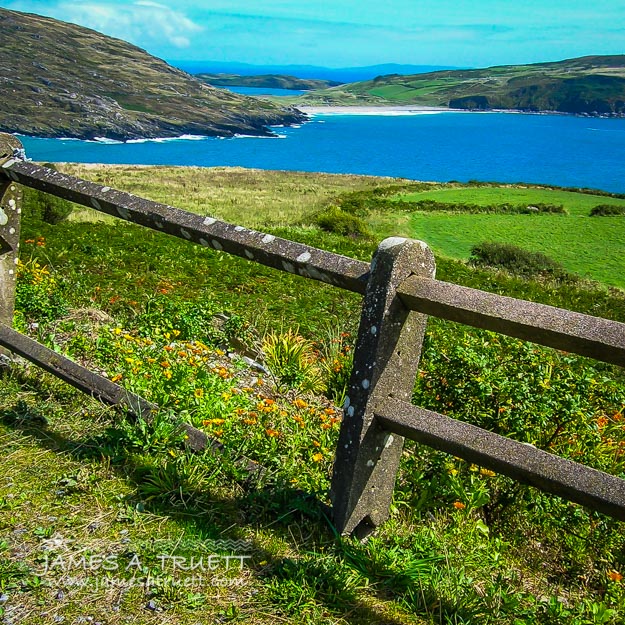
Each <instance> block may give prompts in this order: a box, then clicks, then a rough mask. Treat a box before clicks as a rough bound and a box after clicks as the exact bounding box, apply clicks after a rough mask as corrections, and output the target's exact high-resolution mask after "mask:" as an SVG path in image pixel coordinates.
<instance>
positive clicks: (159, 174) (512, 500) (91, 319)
mask: <svg viewBox="0 0 625 625" xmlns="http://www.w3.org/2000/svg"><path fill="white" fill-rule="evenodd" d="M66 169H67V170H71V171H72V172H78V173H79V174H80V175H84V176H85V177H90V178H92V179H96V180H98V181H100V182H102V183H103V184H108V185H109V186H113V187H119V188H126V189H127V190H129V191H131V192H134V193H141V194H143V195H146V196H148V197H153V198H154V199H157V200H160V201H165V202H168V203H171V204H174V205H178V206H182V207H184V206H185V205H186V206H187V207H188V208H191V209H192V210H198V211H199V212H202V213H203V214H212V215H216V216H219V217H223V218H225V219H228V220H229V221H235V222H236V221H237V220H239V219H241V220H242V223H243V225H247V226H250V227H258V228H260V227H261V226H262V225H263V223H264V224H265V225H264V226H263V229H265V230H269V231H271V232H273V233H276V234H281V235H282V236H287V237H289V238H294V239H297V240H301V241H304V242H307V243H310V244H314V245H317V246H320V247H325V248H327V249H334V250H336V251H339V252H341V253H344V254H348V255H350V256H354V257H358V258H364V259H367V258H369V257H370V255H371V252H372V250H373V248H374V247H375V241H374V240H369V239H354V238H350V237H340V236H337V235H334V234H331V233H324V232H321V231H319V230H318V229H317V228H316V227H315V226H314V225H313V223H314V221H313V220H314V217H315V215H316V214H317V213H318V212H319V211H320V210H323V209H324V208H326V207H327V206H328V205H329V204H331V203H334V202H335V201H336V196H337V195H342V194H349V193H352V192H353V191H370V190H372V189H374V188H376V187H378V186H384V185H388V184H389V181H388V180H383V179H374V178H366V177H352V176H327V175H317V174H293V173H288V172H278V173H269V172H257V171H246V170H238V169H234V170H226V169H216V170H198V169H190V170H185V169H182V168H155V169H152V168H136V169H135V168H125V167H121V166H120V167H102V168H94V167H87V166H73V165H72V166H66ZM165 183H167V185H168V190H167V192H165V191H164V190H163V188H162V185H164V184H165ZM306 190H307V191H306ZM178 200H180V201H178ZM183 200H184V203H183ZM290 206H292V207H293V212H292V213H291V212H289V207H290ZM262 210H264V211H265V213H263V212H261V211H262ZM380 216H383V215H381V214H380V215H378V214H376V213H372V214H370V215H368V216H367V221H368V222H369V223H370V225H373V226H375V220H376V219H377V218H379V217H380ZM449 217H450V218H451V217H453V215H450V216H449ZM472 217H474V218H475V217H479V215H473V216H472ZM489 217H499V216H498V215H494V216H492V215H491V216H489ZM547 217H549V216H545V215H541V216H529V219H530V220H531V221H533V222H534V221H536V222H538V221H540V222H542V220H543V219H545V218H547ZM396 218H397V221H396V225H395V226H394V227H397V224H400V223H403V224H404V225H405V224H409V221H408V220H409V219H410V216H409V215H406V214H404V213H401V214H400V215H398V216H397V215H396ZM557 218H558V219H568V217H566V216H558V217H557ZM604 219H608V218H601V220H602V221H603V220H604ZM402 220H404V221H403V222H402ZM385 223H386V224H387V226H388V228H389V229H390V228H391V225H390V220H389V221H388V222H385ZM385 227H386V226H385ZM380 232H381V231H380V230H379V229H378V230H376V237H379V235H380ZM22 239H23V242H22V247H21V255H22V262H23V263H24V265H23V266H22V267H21V268H20V300H19V301H20V309H21V312H18V314H17V315H16V318H15V323H16V325H17V326H18V327H19V328H20V329H21V330H22V331H25V332H27V333H30V334H31V335H33V336H35V337H36V338H38V339H39V340H41V341H43V342H45V343H46V344H48V345H50V346H53V347H54V348H55V349H57V350H59V351H61V352H63V353H65V354H67V355H69V356H70V357H72V358H74V359H76V360H79V361H80V362H83V363H86V364H87V365H88V366H90V367H91V368H94V369H96V370H98V371H101V372H104V373H105V374H106V375H107V376H109V377H110V378H112V379H116V380H117V381H118V382H119V383H120V384H122V385H124V386H125V387H126V388H129V389H131V390H134V391H137V392H140V393H141V394H143V395H144V396H146V397H147V398H149V399H151V400H153V401H156V402H157V403H158V404H159V405H160V406H161V407H162V411H161V412H160V413H159V415H158V417H157V420H156V421H155V422H154V423H153V424H152V425H149V424H146V423H144V422H139V423H138V424H132V423H130V422H128V421H126V419H125V418H124V417H123V415H119V414H117V413H116V412H115V411H112V410H109V409H105V408H103V407H101V406H100V405H99V404H96V403H95V402H93V401H92V400H91V399H89V398H85V397H84V396H82V395H80V394H79V393H77V392H75V391H73V390H72V389H70V388H68V387H67V386H66V385H65V384H63V383H62V382H60V381H58V380H56V379H54V378H52V377H51V376H49V375H48V374H45V373H42V372H41V371H39V370H37V369H36V368H34V367H30V366H29V365H26V364H16V365H14V366H13V367H12V368H11V370H10V371H9V372H7V373H5V374H4V375H3V377H2V378H0V406H2V408H1V409H0V475H2V476H3V477H2V478H1V480H2V483H3V486H4V487H5V488H4V489H3V490H2V495H0V510H1V511H2V515H1V516H0V536H1V537H2V538H1V539H0V550H2V551H4V553H3V554H0V555H2V556H4V558H2V559H0V594H3V593H4V594H6V596H7V597H8V598H7V600H6V601H3V602H2V603H0V611H3V616H4V617H5V619H7V618H8V619H9V620H12V621H13V622H24V623H46V624H47V623H56V622H67V623H70V622H86V619H91V622H96V621H102V622H106V623H110V624H113V625H117V624H118V623H119V624H121V623H127V622H134V623H152V622H154V620H155V619H159V620H163V621H164V622H168V623H172V624H174V625H178V624H180V625H186V624H187V623H188V624H189V625H191V624H192V623H197V622H200V621H201V622H233V623H252V624H254V625H256V624H261V623H269V622H272V623H275V622H280V623H310V624H318V623H319V624H320V623H341V624H343V623H350V624H358V623H363V624H364V623H392V624H399V623H418V624H430V623H432V624H433V623H447V624H460V623H480V624H481V623H493V624H494V623H504V624H510V625H518V624H519V623H556V624H560V623H562V624H564V623H567V624H568V623H575V624H577V625H583V624H586V623H609V624H611V625H616V624H617V623H619V622H622V617H623V614H622V607H621V606H622V605H623V603H624V602H625V588H624V586H625V585H624V584H623V581H622V578H621V577H620V576H621V575H622V574H623V573H624V572H625V560H624V559H623V553H624V552H623V549H624V546H625V544H624V542H623V541H624V540H625V538H624V535H623V532H622V526H621V525H620V524H618V523H617V522H614V521H611V520H610V519H608V518H606V517H603V516H602V515H599V514H592V513H588V512H587V511H585V510H584V509H582V508H581V507H579V506H575V505H572V504H567V503H566V502H562V501H560V500H559V499H558V498H556V497H550V496H547V495H542V494H540V493H538V492H537V491H534V490H533V489H531V488H526V487H522V486H519V485H516V484H514V483H513V482H511V481H510V480H507V479H505V478H501V477H498V476H494V475H492V473H490V472H485V471H483V470H480V468H479V467H476V466H473V465H469V464H468V463H463V462H461V461H459V460H458V459H455V458H453V457H451V456H448V455H445V454H441V453H438V452H434V451H432V450H429V449H428V448H426V447H424V446H418V445H415V444H413V443H409V444H407V445H406V449H405V453H404V455H403V457H402V468H401V471H400V473H399V476H398V482H397V487H396V490H395V495H394V501H393V505H392V509H391V517H390V519H389V521H388V522H387V523H386V524H385V525H383V526H382V527H381V528H379V530H378V531H377V532H376V534H375V535H374V536H372V537H371V538H370V539H369V541H368V542H366V543H361V542H359V541H358V540H355V539H350V538H339V537H337V536H336V535H335V533H334V532H333V529H332V526H331V524H330V523H329V522H328V520H327V517H326V513H325V508H324V506H323V504H326V503H327V488H328V484H329V478H330V470H331V463H332V456H333V450H334V446H335V445H336V435H337V428H338V422H337V421H336V419H337V418H338V413H337V412H336V407H335V406H333V405H332V403H331V402H330V401H329V400H328V399H326V398H324V397H323V396H320V395H311V394H306V393H304V392H303V391H301V390H298V388H297V387H299V388H301V385H300V382H301V380H300V378H301V376H305V375H307V373H306V371H304V369H303V368H302V367H301V366H300V365H302V364H304V365H306V366H309V365H316V366H312V367H311V369H314V375H315V376H319V375H324V376H330V375H334V376H335V377H333V378H332V381H333V384H336V387H335V390H337V393H336V395H335V396H339V395H340V383H341V380H340V378H341V376H343V377H345V374H346V373H348V372H349V358H348V354H349V348H350V347H351V346H352V343H353V336H354V331H355V327H356V325H357V322H358V317H359V312H360V299H359V298H357V297H355V296H350V295H349V294H345V293H343V292H340V291H338V290H335V289H332V288H329V287H326V286H325V285H322V284H317V283H312V282H311V281H306V280H303V279H301V278H296V277H293V276H291V275H288V274H281V273H277V272H273V271H269V270H265V269H263V268H261V267H257V266H255V265H253V264H251V263H246V262H244V261H242V260H238V259H235V258H231V257H228V256H227V255H225V254H222V253H219V252H215V251H211V250H207V249H204V248H200V247H194V246H191V245H188V244H187V243H186V242H184V241H181V240H177V239H173V238H171V237H167V236H164V235H161V234H159V233H156V232H150V231H147V230H144V229H141V228H139V227H137V226H133V225H130V224H122V223H116V222H115V221H114V220H112V219H104V220H94V218H93V214H92V213H91V212H90V211H87V210H84V211H82V210H81V211H78V212H77V213H75V214H74V216H73V219H72V220H71V221H67V222H63V223H61V224H58V225H56V226H51V225H49V224H45V223H42V222H39V221H32V220H30V221H29V218H28V216H27V214H26V216H25V217H24V221H23V231H22ZM26 241H31V242H30V243H26ZM34 262H38V263H39V266H35V265H34ZM437 264H438V275H439V277H440V278H442V279H447V280H450V281H454V282H458V283H461V284H467V285H469V286H475V287H478V288H485V289H487V290H492V291H495V292H503V293H506V294H509V295H515V296H520V297H527V298H529V299H537V300H541V301H547V302H549V303H552V304H556V305H562V306H566V307H569V308H573V309H577V310H581V311H583V312H592V313H594V314H599V315H604V316H609V317H612V318H616V319H620V320H625V298H623V296H622V293H620V292H616V291H610V290H608V289H606V288H605V287H601V286H600V285H591V284H582V285H570V284H565V285H556V284H550V283H543V284H537V283H532V282H529V281H525V280H521V279H518V278H514V277H512V276H509V275H506V274H504V273H495V272H490V271H485V270H476V269H472V268H470V267H468V266H466V265H465V264H463V263H460V262H458V261H455V260H452V259H449V258H445V257H442V256H439V257H438V258H437ZM24 267H26V269H24ZM44 269H45V271H47V272H48V273H44ZM59 298H60V299H59ZM64 305H65V306H64ZM94 309H97V310H98V311H99V312H98V313H97V314H96V313H94ZM65 310H68V312H64V311H65ZM216 313H226V314H228V315H234V316H233V317H231V319H235V321H236V323H232V322H231V323H230V325H229V326H221V325H214V324H213V323H211V320H212V319H213V318H214V317H213V315H215V314H216ZM237 315H238V316H240V319H237V318H236V316H237ZM34 324H38V325H34ZM289 329H291V333H290V337H289V332H288V331H289ZM270 332H273V333H274V335H275V334H278V335H279V336H282V337H283V340H287V339H288V340H289V341H290V343H288V344H286V343H285V346H284V347H285V350H288V359H280V361H279V364H278V365H277V368H278V371H277V374H276V376H275V377H276V382H277V381H278V378H279V377H280V376H279V375H278V374H279V373H280V369H281V372H282V374H283V375H282V382H281V383H280V386H281V387H283V388H281V389H280V392H278V390H277V388H276V385H275V384H274V383H273V377H272V375H267V374H265V373H260V372H259V371H258V370H256V369H251V368H249V367H248V366H247V365H246V364H245V363H244V362H242V361H240V360H239V359H237V358H229V357H228V356H227V354H226V353H225V351H226V350H225V349H224V347H225V345H224V341H225V340H226V338H227V337H230V338H233V339H237V341H238V342H239V343H241V342H242V343H243V344H244V346H246V347H247V348H248V349H250V350H252V351H253V350H257V349H258V345H259V342H261V341H260V339H261V338H262V337H263V336H269V335H270ZM299 335H302V336H303V337H305V339H303V338H302V339H300V338H297V337H298V336H299ZM284 337H287V339H285V338H284ZM289 345H290V347H289ZM302 345H306V349H305V350H299V351H301V352H302V353H303V355H302V356H301V358H300V359H299V360H298V356H297V352H298V349H299V348H300V347H301V346H302ZM265 349H270V347H267V345H266V346H265ZM315 350H318V352H315ZM274 351H275V350H274ZM304 352H305V353H304ZM255 354H256V357H260V356H258V352H257V351H256V352H255ZM322 358H326V359H327V361H331V366H330V367H328V366H327V364H328V362H327V361H326V360H322ZM314 359H317V362H316V363H315V362H314ZM267 360H268V361H269V359H267ZM276 360H277V359H276ZM420 369H421V373H420V376H419V384H418V385H417V387H416V389H415V398H416V399H417V400H418V401H419V403H421V404H422V405H424V406H426V407H429V408H432V409H435V410H439V411H446V412H448V413H449V414H451V415H452V416H455V417H456V418H459V419H466V420H469V421H472V422H477V423H479V424H480V425H483V426H484V427H488V428H490V429H494V430H496V431H498V428H501V430H502V431H504V432H505V433H509V434H512V435H514V436H515V437H517V438H519V439H521V440H524V441H526V442H529V443H532V444H535V445H537V446H539V447H542V448H546V449H553V450H554V451H557V452H558V453H561V454H563V455H565V456H567V457H572V458H579V459H581V460H583V461H584V462H587V463H589V464H592V465H593V466H596V467H597V468H601V469H603V470H609V471H611V472H613V473H615V474H619V475H625V467H624V466H623V454H622V451H619V449H620V447H619V445H620V446H622V444H623V440H624V439H625V435H624V432H623V425H622V423H623V422H622V416H623V405H624V403H625V401H624V399H625V390H624V385H623V378H622V374H619V372H618V371H616V370H613V369H612V368H610V367H604V366H600V365H596V364H593V363H590V362H587V361H585V360H583V359H576V358H573V357H570V356H566V355H562V354H559V353H557V352H553V351H551V350H541V349H538V348H536V347H535V346H532V345H528V344H524V343H522V342H520V341H516V340H507V339H502V338H501V337H496V336H495V335H490V334H487V333H483V332H477V331H476V332H474V331H469V330H463V329H461V328H458V327H456V326H455V325H454V324H447V323H443V322H433V323H430V326H429V331H428V337H427V339H426V345H425V350H424V360H423V361H422V363H421V367H420ZM294 372H295V373H294ZM511 372H513V373H514V375H512V374H511ZM289 376H290V377H292V378H293V385H294V386H295V387H294V388H291V389H289V390H286V388H285V387H288V386H289V384H288V381H289ZM324 379H325V380H326V384H327V383H328V380H329V378H327V377H326V378H324ZM178 419H183V420H186V421H189V422H192V423H194V424H195V425H196V426H198V427H200V428H202V429H204V430H205V431H206V432H207V433H208V434H210V435H211V436H213V437H215V438H217V439H218V440H220V441H221V442H222V443H223V445H224V451H223V452H222V453H221V454H214V453H206V454H200V455H193V454H191V453H190V452H188V451H187V450H185V448H184V446H183V441H182V439H181V436H180V432H179V431H178V429H177V427H176V424H177V421H178ZM552 445H553V446H552ZM241 454H244V455H245V456H246V457H248V458H250V459H251V460H253V461H256V462H260V463H262V464H263V465H264V466H265V469H266V470H265V472H264V473H261V474H259V473H255V474H252V475H250V474H248V472H247V471H245V470H243V469H242V467H241V465H240V463H238V462H237V459H238V458H240V456H241ZM34 510H36V513H33V511H34ZM225 540H228V541H233V540H238V541H244V542H243V543H239V544H238V546H236V547H233V546H232V543H224V542H223V541H225ZM237 554H238V555H241V554H242V555H244V556H246V559H245V560H244V565H243V567H242V568H237V567H231V568H230V569H228V570H225V565H226V561H225V560H224V556H228V555H234V556H236V555H237ZM83 555H84V556H85V557H87V556H89V557H93V558H95V559H92V560H85V561H83V560H81V557H82V556H83ZM170 556H177V557H178V558H186V560H184V561H183V560H177V561H174V560H172V559H171V557H170ZM210 556H213V557H214V559H213V560H212V561H211V562H213V563H214V564H216V568H215V569H214V570H204V571H201V567H199V565H198V567H196V570H195V572H197V571H201V572H202V573H203V575H202V576H201V579H199V578H198V577H197V576H196V577H195V578H194V576H193V575H192V573H193V572H192V571H190V570H188V569H186V570H185V569H184V568H183V566H187V565H189V563H190V559H191V558H192V557H193V558H195V562H196V564H197V563H198V561H199V559H201V558H202V557H203V558H204V563H205V566H206V563H207V562H208V560H207V558H209V557H210ZM215 556H216V557H217V559H215ZM247 556H250V557H249V558H247ZM53 558H54V559H53ZM72 558H73V559H72ZM98 558H100V559H99V560H98ZM55 561H56V562H57V565H56V566H54V567H51V568H50V567H48V569H47V570H46V568H45V564H46V562H47V563H48V565H49V564H50V562H55ZM103 562H108V564H109V566H110V570H109V571H105V570H103ZM174 562H178V564H179V566H177V567H175V568H174ZM235 562H236V561H235ZM63 563H65V564H67V566H66V567H65V568H66V570H63V567H62V564H63ZM85 563H87V564H85ZM60 618H62V619H64V620H63V621H60V620H59V619H60ZM81 619H85V620H81Z"/></svg>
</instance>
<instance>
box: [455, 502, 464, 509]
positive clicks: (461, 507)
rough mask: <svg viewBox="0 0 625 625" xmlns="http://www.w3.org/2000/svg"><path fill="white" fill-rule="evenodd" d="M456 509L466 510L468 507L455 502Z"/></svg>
mask: <svg viewBox="0 0 625 625" xmlns="http://www.w3.org/2000/svg"><path fill="white" fill-rule="evenodd" d="M454 508H455V509H456V510H464V509H465V508H466V506H465V505H464V504H463V503H462V502H461V501H454Z"/></svg>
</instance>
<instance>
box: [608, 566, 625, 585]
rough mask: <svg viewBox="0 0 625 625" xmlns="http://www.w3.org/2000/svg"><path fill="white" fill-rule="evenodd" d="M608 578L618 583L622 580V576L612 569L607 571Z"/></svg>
mask: <svg viewBox="0 0 625 625" xmlns="http://www.w3.org/2000/svg"><path fill="white" fill-rule="evenodd" d="M608 578H609V579H610V581H612V582H620V581H622V580H623V576H622V575H621V574H620V573H619V572H618V571H615V570H614V569H612V570H611V571H608Z"/></svg>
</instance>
